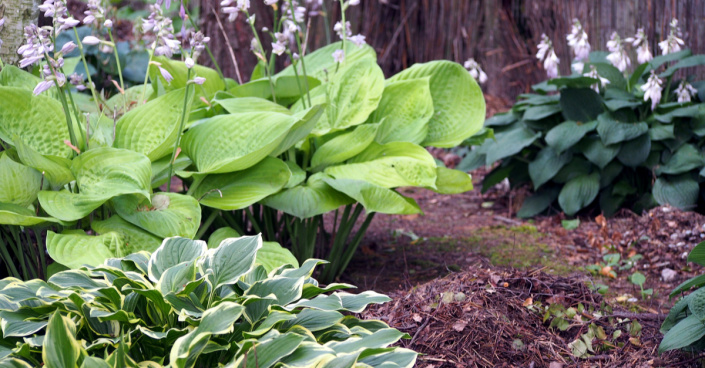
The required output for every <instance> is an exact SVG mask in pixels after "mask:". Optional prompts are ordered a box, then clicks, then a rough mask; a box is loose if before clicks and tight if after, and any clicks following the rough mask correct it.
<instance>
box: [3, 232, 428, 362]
mask: <svg viewBox="0 0 705 368" xmlns="http://www.w3.org/2000/svg"><path fill="white" fill-rule="evenodd" d="M262 247H263V243H262V240H261V238H260V237H259V236H251V237H240V238H228V239H225V240H223V241H222V242H221V243H220V245H219V246H218V247H217V248H211V249H209V248H208V246H207V245H206V243H205V242H202V241H194V240H190V239H186V238H179V237H174V238H167V239H165V240H164V241H163V243H162V245H161V246H160V247H159V248H158V249H156V250H155V251H154V253H152V254H150V253H148V252H144V251H143V252H138V253H133V254H131V255H129V256H127V257H124V258H111V259H108V260H107V261H106V262H105V263H104V264H103V265H100V266H97V267H81V268H78V269H75V270H69V271H63V272H59V273H57V274H55V275H53V276H52V277H51V278H49V280H48V281H47V282H44V281H41V280H32V281H27V282H23V281H20V280H18V279H13V278H7V279H3V280H2V281H0V319H1V320H2V332H3V340H2V341H0V366H2V367H33V366H42V365H43V366H46V367H61V368H66V367H162V366H169V367H253V368H254V367H259V368H268V367H272V366H275V365H276V366H280V367H313V366H316V367H336V368H340V367H353V366H365V367H367V366H372V367H378V366H379V367H381V366H384V367H412V366H413V365H414V362H415V361H416V353H414V352H413V351H411V350H408V349H403V348H394V347H389V346H390V345H391V344H393V343H395V342H397V341H398V340H399V339H400V338H403V337H408V335H406V334H403V333H401V332H399V331H397V330H396V329H393V328H389V326H387V325H386V324H385V323H383V322H381V321H375V320H367V321H364V320H360V319H358V318H356V317H354V316H353V315H350V313H359V312H361V311H362V310H363V309H365V307H366V306H367V305H369V304H374V303H383V302H386V301H388V300H389V298H387V297H386V296H384V295H381V294H377V293H375V292H371V291H368V292H364V293H361V294H357V295H355V294H350V293H346V292H341V291H336V290H339V289H344V288H350V287H352V286H351V285H347V284H330V285H327V286H325V287H323V286H320V285H319V284H318V283H317V282H316V280H314V279H312V278H311V274H312V272H313V270H314V268H315V266H316V265H318V264H321V263H323V261H320V260H315V259H313V260H308V261H306V262H305V263H304V264H303V265H302V266H301V267H300V268H295V267H293V266H291V265H283V266H279V267H276V268H273V269H271V271H270V272H267V270H266V269H265V267H264V266H263V265H262V264H260V262H259V257H258V256H259V254H258V250H259V249H262ZM270 266H271V264H270ZM270 268H271V267H270ZM343 313H345V314H343Z"/></svg>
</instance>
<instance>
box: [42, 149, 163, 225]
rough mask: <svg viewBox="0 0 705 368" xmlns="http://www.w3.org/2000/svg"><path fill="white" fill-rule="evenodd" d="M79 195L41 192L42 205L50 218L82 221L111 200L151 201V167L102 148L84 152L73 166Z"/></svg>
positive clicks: (136, 155)
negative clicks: (133, 198) (127, 196)
mask: <svg viewBox="0 0 705 368" xmlns="http://www.w3.org/2000/svg"><path fill="white" fill-rule="evenodd" d="M71 172H72V173H73V175H74V177H75V178H76V183H77V184H78V190H79V193H71V192H69V191H68V190H62V191H60V192H52V191H41V192H39V202H40V203H41V205H42V208H43V209H44V210H45V211H46V212H47V213H48V214H50V215H51V216H53V217H55V218H58V219H60V220H63V221H75V220H79V219H81V218H83V217H85V216H86V215H88V214H89V213H91V212H92V211H93V210H95V209H96V208H98V207H100V206H101V205H102V204H103V203H105V202H106V201H108V200H109V199H111V198H113V197H116V196H120V195H124V194H135V195H137V196H139V197H143V198H147V199H148V198H150V195H149V191H150V188H151V185H150V181H151V180H150V179H151V163H150V162H149V159H148V158H147V157H146V156H144V155H142V154H140V153H137V152H134V151H128V150H124V149H117V148H108V147H101V148H96V149H92V150H90V151H87V152H84V153H83V154H81V155H79V156H78V157H76V158H75V159H74V160H73V162H72V164H71Z"/></svg>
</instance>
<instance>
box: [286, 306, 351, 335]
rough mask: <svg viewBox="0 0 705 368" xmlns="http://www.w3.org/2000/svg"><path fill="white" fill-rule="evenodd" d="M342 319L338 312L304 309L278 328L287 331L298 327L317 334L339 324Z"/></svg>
mask: <svg viewBox="0 0 705 368" xmlns="http://www.w3.org/2000/svg"><path fill="white" fill-rule="evenodd" d="M342 319H343V315H342V314H341V313H340V312H336V311H330V310H319V309H311V308H306V309H302V310H301V311H300V312H299V313H298V314H296V318H294V319H292V320H288V321H286V322H284V323H283V324H282V325H281V327H280V328H281V329H282V330H288V329H290V328H291V327H294V325H298V326H301V327H303V328H305V329H307V330H309V331H311V332H317V331H321V330H325V329H326V328H329V327H331V326H333V325H335V324H336V323H339V322H340V321H341V320H342Z"/></svg>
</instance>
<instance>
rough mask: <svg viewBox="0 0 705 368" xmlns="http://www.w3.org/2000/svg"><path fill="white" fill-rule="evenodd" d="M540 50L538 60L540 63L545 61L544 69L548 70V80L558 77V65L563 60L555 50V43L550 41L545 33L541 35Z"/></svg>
mask: <svg viewBox="0 0 705 368" xmlns="http://www.w3.org/2000/svg"><path fill="white" fill-rule="evenodd" d="M538 49H539V50H538V52H537V53H536V58H537V59H539V61H542V60H543V68H544V70H546V75H548V78H556V77H558V64H559V63H560V61H561V60H560V59H559V58H558V56H557V55H556V51H555V50H554V49H553V42H551V39H549V38H548V36H546V34H545V33H544V34H542V35H541V42H540V43H539V45H538Z"/></svg>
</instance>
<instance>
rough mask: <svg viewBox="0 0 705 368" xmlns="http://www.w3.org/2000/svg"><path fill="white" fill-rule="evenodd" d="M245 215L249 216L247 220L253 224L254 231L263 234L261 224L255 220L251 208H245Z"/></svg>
mask: <svg viewBox="0 0 705 368" xmlns="http://www.w3.org/2000/svg"><path fill="white" fill-rule="evenodd" d="M245 214H246V215H247V218H248V219H249V220H250V222H251V223H252V229H253V230H254V231H255V232H257V233H261V232H262V229H261V228H260V227H259V224H258V223H257V221H256V220H255V216H253V215H252V211H250V208H249V207H247V208H245Z"/></svg>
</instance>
